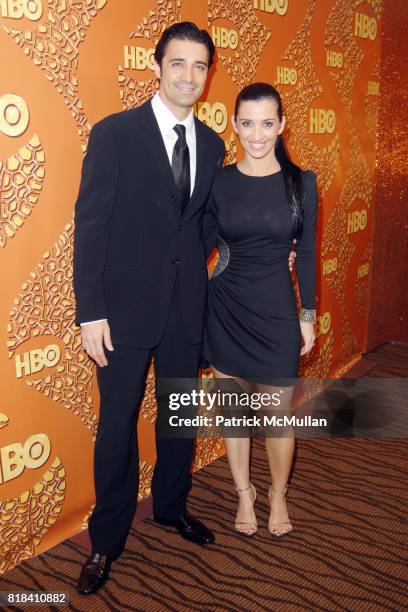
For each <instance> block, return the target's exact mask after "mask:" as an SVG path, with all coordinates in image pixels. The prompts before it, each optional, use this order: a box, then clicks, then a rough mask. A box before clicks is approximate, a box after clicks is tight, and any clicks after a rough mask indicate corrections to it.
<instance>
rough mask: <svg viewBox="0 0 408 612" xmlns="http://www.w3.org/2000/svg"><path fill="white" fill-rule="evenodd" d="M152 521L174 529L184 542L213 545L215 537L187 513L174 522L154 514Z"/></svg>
mask: <svg viewBox="0 0 408 612" xmlns="http://www.w3.org/2000/svg"><path fill="white" fill-rule="evenodd" d="M154 520H155V522H156V523H159V524H160V525H168V526H170V527H175V528H176V529H177V531H178V532H179V534H180V535H181V536H182V537H183V538H184V539H185V540H189V541H190V542H194V543H195V544H214V542H215V536H214V534H213V533H212V531H210V530H209V529H208V528H207V527H206V526H205V525H203V523H202V522H201V521H198V520H197V519H195V518H193V517H192V516H189V515H188V514H187V512H186V513H184V514H182V515H181V516H180V517H179V518H178V519H174V520H169V519H163V518H160V517H159V516H157V515H156V514H155V515H154Z"/></svg>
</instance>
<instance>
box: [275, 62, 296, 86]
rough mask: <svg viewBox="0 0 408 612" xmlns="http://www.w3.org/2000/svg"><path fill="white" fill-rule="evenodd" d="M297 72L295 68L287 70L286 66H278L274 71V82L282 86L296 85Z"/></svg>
mask: <svg viewBox="0 0 408 612" xmlns="http://www.w3.org/2000/svg"><path fill="white" fill-rule="evenodd" d="M296 81H297V70H296V68H287V67H286V66H278V67H277V69H276V82H277V83H282V84H283V85H296Z"/></svg>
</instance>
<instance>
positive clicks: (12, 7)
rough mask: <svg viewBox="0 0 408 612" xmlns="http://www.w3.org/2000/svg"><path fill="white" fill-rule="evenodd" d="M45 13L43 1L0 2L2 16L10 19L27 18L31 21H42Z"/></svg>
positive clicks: (0, 0) (7, 0)
mask: <svg viewBox="0 0 408 612" xmlns="http://www.w3.org/2000/svg"><path fill="white" fill-rule="evenodd" d="M42 12H43V7H42V3H41V0H0V15H1V16H2V17H9V18H10V19H22V17H27V19H30V20H31V21H37V20H38V19H40V17H41V15H42Z"/></svg>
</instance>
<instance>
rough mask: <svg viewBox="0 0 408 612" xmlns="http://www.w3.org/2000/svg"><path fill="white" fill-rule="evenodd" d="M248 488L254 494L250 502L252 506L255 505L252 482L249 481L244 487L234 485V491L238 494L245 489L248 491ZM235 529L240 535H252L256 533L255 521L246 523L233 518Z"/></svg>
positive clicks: (254, 492) (254, 491)
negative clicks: (239, 487)
mask: <svg viewBox="0 0 408 612" xmlns="http://www.w3.org/2000/svg"><path fill="white" fill-rule="evenodd" d="M249 489H251V490H252V494H253V496H254V501H253V502H252V506H255V502H256V489H255V487H254V485H253V484H252V483H250V484H249V485H248V486H247V487H245V489H238V487H235V490H236V492H237V493H238V495H239V494H240V493H245V492H246V491H249ZM240 525H242V526H243V527H244V528H243V529H242V528H240ZM245 526H247V529H245ZM235 529H236V531H238V533H241V534H242V535H245V536H248V537H252V536H254V535H255V534H256V532H257V531H258V525H257V523H256V520H255V522H253V523H248V522H244V521H237V520H235Z"/></svg>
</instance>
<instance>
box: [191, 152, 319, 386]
mask: <svg viewBox="0 0 408 612" xmlns="http://www.w3.org/2000/svg"><path fill="white" fill-rule="evenodd" d="M302 178H303V183H304V190H305V205H304V221H303V234H302V237H301V238H300V239H299V240H298V241H297V245H296V252H297V257H296V273H297V278H298V283H299V291H300V297H301V305H302V308H304V309H306V310H314V309H315V288H316V256H315V230H316V217H317V206H318V202H317V190H316V177H315V175H314V174H313V172H309V171H307V172H304V173H303V177H302ZM203 230H204V240H205V243H206V249H207V254H209V253H211V250H212V248H213V247H214V246H218V248H219V260H218V264H217V266H216V268H215V270H214V273H213V276H212V277H211V279H210V281H209V290H208V301H207V310H206V315H205V321H204V337H203V349H202V350H203V356H204V359H205V360H206V361H207V362H208V363H210V364H212V365H214V366H215V367H216V368H217V369H218V370H219V371H221V372H223V373H225V374H229V375H231V376H235V377H240V378H245V379H247V380H254V381H259V382H263V383H270V384H273V382H277V379H287V378H295V377H296V376H297V373H298V368H299V356H300V348H301V334H300V325H299V315H298V311H297V305H296V297H295V291H294V287H293V282H292V278H291V274H290V271H289V267H288V257H289V253H290V250H291V247H292V217H291V210H290V208H289V203H288V198H287V195H286V191H285V185H284V179H283V174H282V171H279V172H276V173H274V174H271V175H268V176H263V177H254V176H249V175H246V174H243V173H242V172H241V171H240V170H239V169H238V168H237V165H236V164H233V165H230V166H226V167H225V168H223V169H222V170H221V171H220V172H219V173H218V175H217V176H216V178H215V181H214V185H213V190H212V196H211V198H210V201H209V203H208V206H207V210H206V212H205V214H204V218H203ZM217 240H218V245H217ZM280 384H282V382H280Z"/></svg>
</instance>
